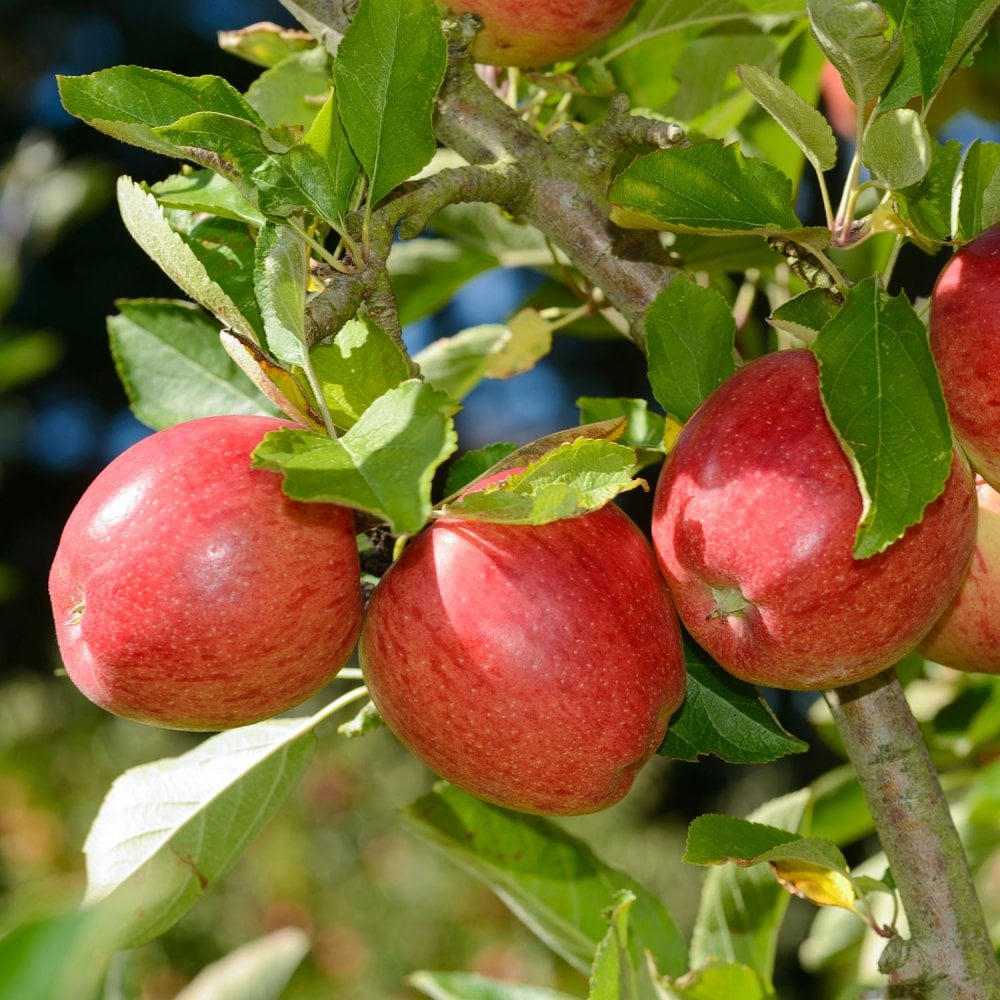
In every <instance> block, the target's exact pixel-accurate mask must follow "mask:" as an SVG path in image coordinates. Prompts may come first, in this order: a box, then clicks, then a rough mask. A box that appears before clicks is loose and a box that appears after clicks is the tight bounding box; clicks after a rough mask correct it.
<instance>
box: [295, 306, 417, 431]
mask: <svg viewBox="0 0 1000 1000" xmlns="http://www.w3.org/2000/svg"><path fill="white" fill-rule="evenodd" d="M309 356H310V359H311V360H312V365H313V370H314V371H315V373H316V378H317V379H318V380H319V384H320V387H321V389H322V391H323V397H324V399H325V400H326V405H327V407H328V408H329V411H330V416H331V417H333V422H334V423H335V424H336V425H337V426H338V427H344V428H347V427H353V426H354V424H356V423H357V422H358V419H359V418H360V417H361V415H362V414H363V413H364V412H365V410H367V409H368V407H369V406H371V404H372V403H374V402H375V400H376V399H378V398H379V396H381V395H382V394H383V393H385V392H388V391H389V390H390V389H395V388H396V386H397V385H399V384H400V383H401V382H405V381H406V379H407V378H409V376H410V364H409V361H408V360H407V358H406V355H404V354H403V352H402V351H401V350H400V349H399V345H398V344H397V343H396V341H395V340H393V339H392V337H390V336H389V334H387V333H386V332H385V331H384V330H383V329H382V328H381V327H380V326H378V325H377V324H376V323H375V322H373V321H372V320H371V319H368V318H360V319H352V320H350V321H348V323H347V324H346V325H345V326H344V328H343V329H342V330H341V331H340V332H339V333H338V334H337V335H336V336H335V337H334V338H333V342H332V343H330V344H323V345H321V346H319V347H314V348H313V349H312V351H311V352H310V355H309Z"/></svg>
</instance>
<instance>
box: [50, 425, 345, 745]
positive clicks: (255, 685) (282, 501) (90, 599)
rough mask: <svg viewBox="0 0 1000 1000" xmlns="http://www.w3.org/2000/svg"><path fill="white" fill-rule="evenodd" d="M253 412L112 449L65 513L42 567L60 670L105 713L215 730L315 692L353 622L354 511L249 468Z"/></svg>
mask: <svg viewBox="0 0 1000 1000" xmlns="http://www.w3.org/2000/svg"><path fill="white" fill-rule="evenodd" d="M294 426H296V425H295V424H291V423H289V422H288V421H285V420H277V419H273V418H271V417H257V416H219V417H206V418H203V419H199V420H191V421H188V422H186V423H181V424H177V425H176V426H174V427H170V428H168V429H167V430H163V431H159V432H157V433H155V434H152V435H150V436H149V437H147V438H144V439H143V440H141V441H139V442H138V443H137V444H135V445H133V446H132V447H131V448H129V449H128V450H127V451H125V452H123V453H122V454H121V455H119V456H118V457H117V458H116V459H115V460H114V461H113V462H112V463H111V464H110V465H108V466H107V468H105V469H104V470H103V471H102V472H101V473H100V475H98V477H97V478H96V479H95V480H94V482H93V483H92V484H91V485H90V486H89V487H88V489H87V491H86V492H85V493H84V495H83V497H82V498H81V499H80V501H79V503H78V504H77V505H76V507H75V508H74V510H73V512H72V513H71V514H70V517H69V520H68V521H67V522H66V526H65V528H64V530H63V533H62V538H61V540H60V542H59V547H58V550H57V552H56V555H55V559H54V561H53V563H52V569H51V572H50V576H49V593H50V596H51V599H52V610H53V615H54V618H55V625H56V636H57V639H58V643H59V649H60V652H61V654H62V658H63V663H64V664H65V667H66V671H67V673H68V674H69V676H70V678H71V679H72V681H73V682H74V683H75V684H76V686H77V687H78V688H79V689H80V690H81V691H82V692H83V693H84V694H85V695H86V696H87V697H88V698H89V699H90V700H91V701H93V702H96V703H97V704H98V705H100V706H102V707H103V708H105V709H107V710H108V711H109V712H113V713H115V714H116V715H120V716H123V717H124V718H127V719H133V720H136V721H139V722H145V723H150V724H152V725H157V726H164V727H168V728H171V729H188V730H217V729H227V728H230V727H233V726H242V725H246V724H248V723H251V722H258V721H260V720H262V719H267V718H270V717H271V716H274V715H277V714H278V713H280V712H283V711H285V710H287V709H289V708H292V707H293V706H295V705H298V704H299V703H300V702H302V701H304V700H305V699H306V698H308V697H310V696H311V695H313V694H315V693H316V692H317V691H319V690H320V688H322V687H323V686H324V685H325V684H326V683H327V682H328V681H330V680H331V679H332V678H333V676H334V675H335V674H336V673H337V671H338V670H339V669H340V667H341V666H342V665H343V663H344V662H345V661H346V660H347V658H348V657H349V656H350V654H351V652H352V650H353V648H354V645H355V642H356V640H357V637H358V633H359V632H360V627H361V610H362V608H361V587H360V577H359V564H358V552H357V544H356V540H355V533H354V517H353V514H352V512H351V511H349V510H347V509H346V508H343V507H338V506H335V505H332V504H306V503H298V502H295V501H293V500H290V499H288V498H287V497H286V496H285V495H284V494H283V493H282V491H281V477H280V475H278V474H276V473H274V472H269V471H264V470H262V469H253V468H252V467H251V464H250V462H251V459H250V453H251V452H252V451H253V449H254V448H256V446H257V445H258V444H260V442H261V439H262V438H263V437H264V435H265V434H266V433H267V432H268V431H272V430H276V429H278V428H281V427H294Z"/></svg>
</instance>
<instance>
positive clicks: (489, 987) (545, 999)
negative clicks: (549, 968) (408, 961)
mask: <svg viewBox="0 0 1000 1000" xmlns="http://www.w3.org/2000/svg"><path fill="white" fill-rule="evenodd" d="M406 981H407V983H408V984H409V985H410V986H411V987H412V988H413V989H415V990H417V992H419V993H423V994H424V996H427V997H430V998H431V1000H574V998H573V997H571V996H570V995H569V994H568V993H557V992H556V991H555V990H549V989H545V988H544V987H542V986H527V985H525V984H523V983H511V982H507V981H506V980H504V981H501V980H498V979H486V978H485V977H484V976H477V975H475V974H473V973H471V972H414V973H413V974H412V975H411V976H407V977H406Z"/></svg>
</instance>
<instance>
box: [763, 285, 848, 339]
mask: <svg viewBox="0 0 1000 1000" xmlns="http://www.w3.org/2000/svg"><path fill="white" fill-rule="evenodd" d="M839 308H840V303H839V302H838V301H837V300H836V299H835V298H834V297H833V296H832V295H831V294H830V293H829V292H827V291H825V290H824V289H822V288H810V289H808V290H807V291H804V292H800V293H799V294H798V295H796V296H795V297H794V298H791V299H789V300H788V301H787V302H782V304H781V305H780V306H778V308H777V309H775V310H774V312H773V313H771V315H770V317H769V318H768V322H769V323H770V324H771V326H773V327H776V328H777V329H779V330H784V331H785V332H786V333H790V334H791V335H792V336H793V337H796V338H798V339H799V340H801V341H803V342H804V343H807V344H811V343H812V342H813V341H814V340H815V339H816V338H817V337H818V336H819V333H820V331H821V330H822V329H823V327H824V326H826V324H827V323H829V322H830V320H831V319H833V317H834V316H836V315H837V310H838V309H839Z"/></svg>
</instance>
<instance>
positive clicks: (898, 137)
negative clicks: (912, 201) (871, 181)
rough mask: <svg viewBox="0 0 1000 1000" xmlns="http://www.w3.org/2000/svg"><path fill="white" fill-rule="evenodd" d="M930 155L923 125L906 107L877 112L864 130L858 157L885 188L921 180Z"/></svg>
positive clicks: (926, 132) (930, 150)
mask: <svg viewBox="0 0 1000 1000" xmlns="http://www.w3.org/2000/svg"><path fill="white" fill-rule="evenodd" d="M931 156H932V147H931V137H930V133H929V132H928V131H927V126H926V125H924V123H923V120H922V119H921V117H920V115H918V114H917V113H916V111H913V110H912V109H910V108H901V109H899V110H898V111H887V112H885V113H884V114H880V115H878V116H877V117H876V118H875V119H874V120H873V121H872V122H871V124H870V125H869V126H868V128H867V129H866V130H865V136H864V143H863V145H862V159H863V160H864V163H865V166H867V167H868V169H869V170H871V172H872V174H874V176H875V177H876V179H877V180H879V181H881V183H882V184H883V185H885V187H887V188H891V189H893V190H895V189H897V188H906V187H910V186H911V185H913V184H917V183H918V182H919V181H921V180H923V179H924V176H925V175H926V174H927V171H928V170H929V169H930V165H931Z"/></svg>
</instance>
